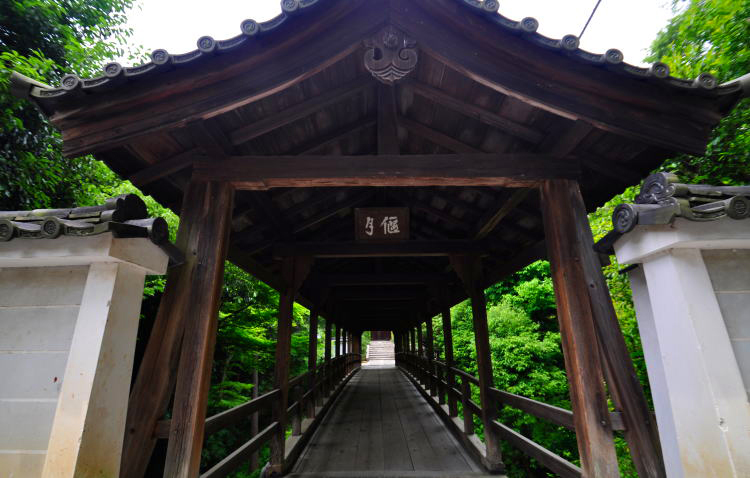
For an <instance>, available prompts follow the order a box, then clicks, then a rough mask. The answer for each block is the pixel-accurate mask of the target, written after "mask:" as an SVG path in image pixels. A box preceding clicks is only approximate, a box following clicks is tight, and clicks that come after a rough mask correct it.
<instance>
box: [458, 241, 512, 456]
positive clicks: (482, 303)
mask: <svg viewBox="0 0 750 478" xmlns="http://www.w3.org/2000/svg"><path fill="white" fill-rule="evenodd" d="M450 259H451V264H452V265H453V269H454V270H455V271H456V274H458V276H459V277H460V278H461V281H462V282H463V283H464V286H465V287H466V291H467V293H468V295H469V297H470V298H471V311H472V317H473V324H474V341H475V344H476V348H477V373H478V375H479V398H480V401H481V406H482V423H483V425H484V441H485V445H486V446H487V452H486V456H485V460H486V463H485V466H487V467H488V468H490V469H491V470H493V471H500V470H503V469H504V468H505V467H504V465H503V461H502V454H501V452H500V438H499V437H498V435H497V432H496V431H495V427H494V425H493V422H494V421H495V418H496V417H497V408H498V405H497V403H495V402H494V401H493V399H492V395H491V394H490V388H492V385H493V377H492V355H491V352H490V339H489V330H488V327H487V302H486V299H485V297H484V289H483V288H482V282H483V281H482V263H481V258H480V257H479V256H476V255H471V256H451V258H450Z"/></svg>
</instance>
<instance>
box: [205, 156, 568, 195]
mask: <svg viewBox="0 0 750 478" xmlns="http://www.w3.org/2000/svg"><path fill="white" fill-rule="evenodd" d="M578 177H579V166H578V164H577V161H574V160H569V161H560V160H559V159H558V158H555V157H553V156H550V155H537V154H468V155H467V154H441V155H404V156H399V155H381V156H273V157H269V156H236V157H233V158H232V159H228V160H226V161H223V162H222V163H221V167H220V168H217V167H216V163H213V162H210V161H200V162H197V163H195V165H194V167H193V178H194V179H195V180H197V181H223V182H228V183H231V184H232V185H234V186H235V187H236V188H238V189H260V190H263V189H269V188H276V187H341V186H503V187H535V186H536V185H538V183H539V181H542V180H546V179H577V178H578Z"/></svg>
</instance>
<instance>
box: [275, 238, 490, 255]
mask: <svg viewBox="0 0 750 478" xmlns="http://www.w3.org/2000/svg"><path fill="white" fill-rule="evenodd" d="M485 249H486V245H484V244H483V243H481V242H475V241H462V240H457V241H404V242H394V243H361V242H298V243H291V244H278V245H277V246H276V247H275V248H274V257H288V256H294V255H298V254H301V255H309V256H313V257H316V258H326V259H327V258H336V257H400V256H411V257H440V256H448V255H450V254H466V253H470V252H474V253H478V252H483V251H484V250H485Z"/></svg>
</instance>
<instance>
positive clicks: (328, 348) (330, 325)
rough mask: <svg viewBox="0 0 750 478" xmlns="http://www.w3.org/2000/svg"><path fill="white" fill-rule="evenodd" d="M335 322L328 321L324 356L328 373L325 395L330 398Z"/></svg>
mask: <svg viewBox="0 0 750 478" xmlns="http://www.w3.org/2000/svg"><path fill="white" fill-rule="evenodd" d="M332 335H333V322H331V319H326V336H325V340H326V343H325V348H324V352H323V353H324V356H323V359H324V360H325V371H326V382H325V394H326V396H328V394H329V393H330V391H331V390H330V386H331V380H330V374H331V340H333V337H332Z"/></svg>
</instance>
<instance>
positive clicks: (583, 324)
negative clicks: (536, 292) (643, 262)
mask: <svg viewBox="0 0 750 478" xmlns="http://www.w3.org/2000/svg"><path fill="white" fill-rule="evenodd" d="M541 192H542V204H541V205H542V212H543V215H544V228H545V232H546V235H547V248H548V250H549V260H550V265H551V268H552V280H553V282H554V285H555V297H556V299H557V315H558V321H559V323H560V336H561V339H562V347H563V353H564V357H565V368H566V371H567V375H568V383H569V384H570V400H571V403H572V406H573V419H574V423H575V428H576V438H577V440H578V451H579V453H580V457H581V467H582V468H583V476H596V477H602V478H607V477H612V478H615V477H618V476H620V474H619V470H618V465H617V456H616V454H615V447H614V441H613V438H612V425H611V423H610V418H609V410H608V409H607V399H606V394H605V391H604V376H603V371H602V362H601V357H600V356H599V350H598V338H597V336H596V330H595V325H594V317H593V312H592V310H591V303H590V299H589V292H588V290H587V289H588V282H587V281H586V275H585V272H584V268H583V264H582V261H583V260H584V257H582V255H581V254H582V252H583V251H582V248H581V247H580V244H579V242H578V241H579V240H580V237H581V234H582V232H581V231H579V230H578V229H579V228H580V227H581V226H580V224H578V221H577V220H576V216H575V213H574V212H573V210H574V208H576V207H582V204H578V201H577V200H576V198H577V197H580V196H579V195H580V191H579V190H578V184H577V183H576V182H575V181H565V180H560V181H546V182H545V183H544V184H543V185H542V188H541Z"/></svg>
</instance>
